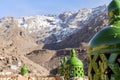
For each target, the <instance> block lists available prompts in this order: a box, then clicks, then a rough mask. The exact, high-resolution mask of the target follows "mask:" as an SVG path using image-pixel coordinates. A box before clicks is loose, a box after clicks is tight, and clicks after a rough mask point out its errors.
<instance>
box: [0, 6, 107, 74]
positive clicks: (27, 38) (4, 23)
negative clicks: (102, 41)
mask: <svg viewBox="0 0 120 80" xmlns="http://www.w3.org/2000/svg"><path fill="white" fill-rule="evenodd" d="M100 9H102V7H100ZM83 11H85V12H87V16H90V15H91V16H94V17H90V18H89V19H87V20H86V21H83V22H82V21H79V19H78V18H81V17H79V16H80V15H81V14H83V13H84V12H83ZM95 11H97V10H94V11H93V13H94V15H93V14H92V13H90V10H87V9H85V10H81V11H79V12H78V13H74V14H72V13H70V14H71V15H72V16H67V14H68V13H64V14H61V15H59V17H60V18H61V19H62V20H63V23H64V24H63V23H62V24H61V25H62V27H63V26H64V27H68V28H70V29H71V26H75V25H76V24H78V25H77V26H81V25H84V26H83V27H82V28H81V29H79V28H77V29H76V30H75V31H71V32H70V30H69V29H68V33H69V32H70V33H69V35H67V34H68V33H65V31H64V32H63V33H65V34H64V35H63V33H62V32H61V31H60V30H59V29H58V28H55V29H53V30H52V32H51V31H50V32H49V33H50V35H49V36H48V32H47V30H46V31H44V30H40V31H38V32H37V31H34V30H33V29H31V27H30V28H29V25H30V26H31V25H35V24H34V23H33V24H31V23H32V20H33V19H35V18H33V19H30V20H26V23H21V24H20V21H19V20H16V19H14V18H13V17H7V18H3V19H1V20H0V65H1V66H0V73H2V72H12V73H15V74H16V73H17V74H20V70H21V67H22V66H23V65H24V64H26V65H27V67H28V70H29V74H40V75H49V74H51V75H52V74H53V75H56V74H58V67H59V65H60V61H61V60H63V58H64V57H65V56H66V57H67V58H69V57H70V50H71V49H72V48H75V50H76V53H77V56H78V58H79V59H80V60H81V61H82V62H83V64H84V70H85V75H86V76H87V73H88V72H87V71H88V58H87V55H88V54H87V47H88V43H89V41H90V39H91V38H92V37H93V36H94V35H95V33H96V32H98V31H99V30H100V29H101V28H103V27H104V26H106V25H107V23H108V17H107V14H106V10H105V11H102V10H101V12H99V14H97V13H96V12H95ZM88 13H90V15H89V14H88ZM85 16H86V14H85ZM47 17H48V16H47ZM52 18H53V17H52ZM72 18H73V19H72ZM40 19H41V17H40ZM45 19H46V18H45ZM66 19H71V20H73V21H72V22H66V24H65V20H66ZM23 21H25V19H24V18H23ZM36 21H37V20H36ZM43 21H48V22H49V23H50V22H51V24H50V27H52V26H55V24H53V21H52V20H51V21H50V20H49V19H47V20H43ZM68 21H69V20H68ZM34 22H35V21H34ZM84 22H86V23H85V24H83V23H84ZM27 23H28V24H29V25H27V28H26V27H23V25H24V26H26V24H27ZM36 24H40V23H37V22H36ZM20 25H22V27H19V26H20ZM41 25H42V27H44V25H43V24H41ZM66 25H67V26H66ZM45 26H46V25H45ZM47 26H49V25H48V23H47ZM32 27H33V26H32ZM64 27H63V28H64ZM72 29H73V28H72ZM28 30H31V31H32V30H33V33H32V32H28ZM35 30H38V29H36V28H35ZM48 30H49V29H48ZM64 30H67V29H66V28H64ZM42 31H43V32H44V34H41V33H42ZM55 31H60V32H61V34H59V35H58V34H53V33H54V32H55ZM55 33H56V32H55ZM46 36H47V37H46Z"/></svg>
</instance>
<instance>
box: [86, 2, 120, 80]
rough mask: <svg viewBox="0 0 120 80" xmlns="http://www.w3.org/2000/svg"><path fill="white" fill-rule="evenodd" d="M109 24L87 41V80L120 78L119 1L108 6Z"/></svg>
mask: <svg viewBox="0 0 120 80" xmlns="http://www.w3.org/2000/svg"><path fill="white" fill-rule="evenodd" d="M108 16H109V17H110V20H109V24H108V26H106V27H105V28H103V29H101V30H100V31H99V32H98V33H97V34H96V35H95V36H94V37H93V38H92V39H91V40H90V42H89V46H88V50H87V51H88V58H89V66H88V76H89V80H120V1H119V0H112V2H111V3H110V4H109V6H108Z"/></svg>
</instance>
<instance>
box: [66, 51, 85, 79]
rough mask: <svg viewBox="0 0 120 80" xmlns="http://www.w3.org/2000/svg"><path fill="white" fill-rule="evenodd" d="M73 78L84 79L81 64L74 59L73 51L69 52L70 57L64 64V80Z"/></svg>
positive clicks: (74, 53)
mask: <svg viewBox="0 0 120 80" xmlns="http://www.w3.org/2000/svg"><path fill="white" fill-rule="evenodd" d="M73 77H80V78H83V77H84V69H83V63H82V62H81V61H80V60H79V59H78V58H77V57H76V52H75V50H74V49H72V50H71V57H70V59H69V60H67V62H66V64H65V75H64V79H65V80H69V79H70V78H73Z"/></svg>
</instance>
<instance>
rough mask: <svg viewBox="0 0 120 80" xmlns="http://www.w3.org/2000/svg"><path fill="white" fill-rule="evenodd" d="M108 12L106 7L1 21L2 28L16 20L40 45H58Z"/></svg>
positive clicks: (8, 18)
mask: <svg viewBox="0 0 120 80" xmlns="http://www.w3.org/2000/svg"><path fill="white" fill-rule="evenodd" d="M105 11H106V5H104V6H99V7H97V8H93V9H81V10H79V11H77V12H64V13H62V14H60V15H58V16H56V15H36V16H24V17H19V18H13V17H7V18H3V19H0V26H2V25H9V22H10V21H12V20H16V21H17V22H18V26H19V27H20V28H22V29H23V30H25V31H26V32H27V33H28V34H30V35H31V36H32V37H34V38H35V40H36V42H37V43H38V44H40V43H45V44H50V43H57V42H60V41H62V40H64V39H65V38H66V37H68V36H70V35H71V34H73V33H74V32H76V31H77V30H79V29H81V28H82V27H84V26H86V25H87V23H88V22H89V21H90V20H91V19H93V18H95V17H96V16H98V15H100V14H101V13H102V12H105Z"/></svg>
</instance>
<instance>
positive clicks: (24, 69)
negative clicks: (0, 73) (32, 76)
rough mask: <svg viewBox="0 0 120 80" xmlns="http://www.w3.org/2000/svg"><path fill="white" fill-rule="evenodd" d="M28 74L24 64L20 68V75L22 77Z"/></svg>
mask: <svg viewBox="0 0 120 80" xmlns="http://www.w3.org/2000/svg"><path fill="white" fill-rule="evenodd" d="M27 73H28V68H27V66H26V65H25V64H24V65H23V67H22V68H21V74H22V75H25V74H27Z"/></svg>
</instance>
